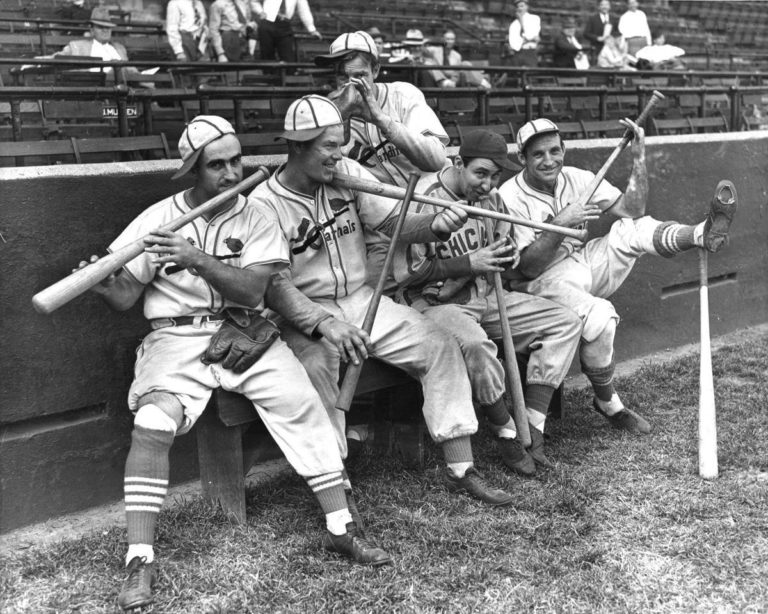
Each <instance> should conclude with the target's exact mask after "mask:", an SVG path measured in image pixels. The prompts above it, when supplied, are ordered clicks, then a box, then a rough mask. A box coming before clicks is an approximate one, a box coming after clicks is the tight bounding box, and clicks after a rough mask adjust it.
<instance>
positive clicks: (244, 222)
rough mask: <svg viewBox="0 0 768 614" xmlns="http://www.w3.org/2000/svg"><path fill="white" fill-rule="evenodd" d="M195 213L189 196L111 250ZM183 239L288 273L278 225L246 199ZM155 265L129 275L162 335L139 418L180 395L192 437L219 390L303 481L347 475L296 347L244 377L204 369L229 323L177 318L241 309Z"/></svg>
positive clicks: (141, 352)
mask: <svg viewBox="0 0 768 614" xmlns="http://www.w3.org/2000/svg"><path fill="white" fill-rule="evenodd" d="M188 211H190V207H189V205H188V204H187V201H186V199H185V192H180V193H178V194H176V195H174V196H171V197H169V198H166V199H164V200H162V201H160V202H159V203H156V204H155V205H153V206H151V207H149V208H148V209H146V210H145V211H144V212H142V213H141V214H140V215H139V216H138V217H137V218H136V219H135V220H133V222H131V223H130V224H129V225H128V227H127V228H126V229H125V230H124V231H123V232H122V234H121V235H120V236H119V237H118V238H117V239H116V240H115V241H114V242H113V243H112V245H111V246H110V250H116V249H119V248H120V247H123V246H124V245H127V244H129V243H132V242H134V241H136V240H137V239H140V238H142V237H144V236H146V235H147V234H148V233H149V232H151V231H152V230H154V229H156V228H159V227H160V226H163V225H165V224H167V223H168V222H170V221H172V220H173V219H176V218H178V217H179V216H180V215H183V214H184V213H187V212H188ZM177 232H178V233H179V234H181V235H183V236H184V237H186V238H187V240H188V241H190V243H193V245H195V246H197V247H198V248H199V249H201V250H203V251H205V252H206V253H208V254H211V255H214V256H222V255H226V256H230V255H233V256H234V255H236V256H235V257H233V258H231V259H228V260H227V262H228V264H230V265H231V266H234V267H241V268H248V267H252V266H258V265H265V264H277V265H286V266H287V264H288V250H287V246H286V243H285V238H284V237H283V234H282V233H281V232H280V227H279V225H278V223H277V220H276V219H274V216H273V215H271V213H270V212H269V211H264V210H262V209H261V208H259V207H256V206H254V205H253V204H251V203H249V202H248V201H247V200H246V199H245V198H244V197H243V196H238V197H237V199H236V202H235V203H234V204H233V206H231V207H229V208H228V209H227V210H226V211H220V212H219V213H217V214H216V215H215V216H213V217H212V218H211V219H210V220H208V221H206V220H205V219H204V218H203V217H202V216H201V217H198V218H197V219H195V220H194V221H192V222H190V223H189V224H187V225H186V226H184V227H183V228H181V229H180V230H178V231H177ZM154 258H155V257H154V255H153V254H150V253H147V252H144V253H142V254H141V255H139V256H138V257H137V258H135V259H133V260H131V261H130V262H128V263H127V264H126V265H125V268H124V270H123V273H122V274H123V275H131V276H132V277H133V278H135V279H136V280H137V281H138V282H139V283H141V284H142V285H144V286H145V290H144V315H145V316H146V317H147V318H148V319H149V320H150V323H151V324H152V328H153V331H152V332H151V333H149V334H148V335H147V336H146V337H145V338H144V340H143V341H142V343H141V346H140V347H139V349H138V350H137V359H136V367H135V377H134V381H133V383H132V385H131V388H130V391H129V400H128V405H129V407H130V409H131V410H132V411H136V410H137V409H138V403H139V400H140V399H141V397H142V396H144V395H146V394H147V393H150V392H167V393H170V394H173V395H175V396H176V397H177V398H178V399H179V401H180V402H181V404H182V406H183V407H184V416H185V421H184V424H183V425H182V427H181V429H179V434H182V433H185V432H187V431H189V429H190V428H191V427H192V425H193V424H194V423H195V421H196V420H197V418H198V417H199V416H200V414H202V412H203V410H204V409H205V406H206V405H207V403H208V400H209V398H210V395H211V390H212V389H213V388H215V387H218V386H221V387H222V388H224V389H225V390H232V391H234V392H239V393H241V394H243V395H245V396H246V397H248V398H249V399H250V400H251V401H252V402H253V404H254V406H255V407H256V410H257V411H258V413H259V415H260V416H261V418H262V420H263V421H264V424H265V425H266V427H267V429H268V430H269V432H270V433H271V434H272V436H273V437H274V439H275V441H276V442H277V443H278V445H279V446H280V448H281V450H282V451H283V453H284V454H285V456H286V458H287V459H288V461H289V462H290V463H291V465H292V466H293V467H294V468H295V469H296V471H297V473H299V474H300V475H302V476H316V475H321V474H325V473H331V472H336V471H340V470H341V469H342V463H341V459H340V458H339V456H338V454H336V453H335V452H333V451H332V449H333V448H332V446H333V442H334V433H333V430H332V428H331V425H330V423H329V421H328V419H327V417H326V414H325V412H324V411H323V407H322V403H321V400H320V398H319V397H318V395H317V393H316V391H315V390H314V388H313V387H312V383H311V382H310V381H309V378H308V377H307V374H306V372H305V371H304V369H303V368H302V366H301V364H300V363H299V362H298V361H297V360H296V358H295V356H294V355H293V353H292V352H291V351H290V349H289V348H288V347H287V345H286V344H285V343H284V342H283V341H282V340H280V339H278V340H276V341H275V342H274V343H273V345H272V346H271V347H270V348H269V349H268V350H267V351H266V353H265V354H264V355H263V356H262V357H261V358H260V359H259V360H258V361H257V362H256V363H255V364H254V365H253V366H252V367H251V368H250V369H248V370H247V371H246V372H245V373H242V374H236V373H234V372H232V371H231V370H229V369H225V368H223V367H222V366H221V365H220V364H212V365H206V364H203V362H201V360H200V358H201V357H202V355H203V353H204V352H205V350H206V349H207V348H208V345H209V343H210V340H211V337H212V336H213V334H214V333H216V331H217V330H218V329H219V326H221V320H218V321H200V322H196V323H194V324H186V325H175V324H174V321H173V319H172V318H177V317H182V316H199V317H201V320H202V318H204V317H205V316H215V315H217V314H220V312H221V311H222V310H223V309H224V308H226V307H230V306H236V304H235V303H232V302H231V301H228V300H226V299H225V298H224V297H222V296H221V294H219V293H218V292H217V291H216V290H215V289H214V288H213V287H211V285H210V284H208V283H207V282H206V281H205V280H204V279H203V278H202V277H199V276H197V275H195V274H193V273H192V272H190V271H189V270H186V269H184V270H181V271H177V272H171V273H169V270H172V269H169V267H168V266H162V267H161V266H160V265H158V264H156V263H155V262H154Z"/></svg>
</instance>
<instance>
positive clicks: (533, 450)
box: [528, 425, 555, 469]
mask: <svg viewBox="0 0 768 614" xmlns="http://www.w3.org/2000/svg"><path fill="white" fill-rule="evenodd" d="M529 429H530V431H531V445H530V446H529V447H528V454H529V455H530V457H531V458H532V459H533V462H535V463H536V465H538V466H539V467H541V468H542V469H554V468H555V464H554V463H553V462H552V461H551V460H549V459H548V458H547V455H546V454H544V434H543V433H542V432H541V431H540V430H538V429H537V428H535V427H534V426H533V425H529Z"/></svg>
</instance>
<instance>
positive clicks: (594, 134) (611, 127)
mask: <svg viewBox="0 0 768 614" xmlns="http://www.w3.org/2000/svg"><path fill="white" fill-rule="evenodd" d="M579 123H580V124H581V128H582V130H583V132H584V138H587V139H598V138H610V137H615V136H621V135H622V134H624V130H626V128H624V126H622V125H621V124H620V123H619V122H618V121H617V120H615V119H608V120H604V121H603V120H581V121H580V122H579Z"/></svg>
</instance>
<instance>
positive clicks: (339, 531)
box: [211, 340, 392, 566]
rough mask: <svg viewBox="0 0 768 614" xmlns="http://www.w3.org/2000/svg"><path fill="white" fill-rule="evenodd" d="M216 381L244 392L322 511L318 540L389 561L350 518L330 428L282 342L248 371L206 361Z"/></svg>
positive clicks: (361, 557)
mask: <svg viewBox="0 0 768 614" xmlns="http://www.w3.org/2000/svg"><path fill="white" fill-rule="evenodd" d="M211 368H212V369H213V370H214V371H215V372H216V373H217V376H218V378H219V380H220V382H221V386H222V387H223V388H225V389H227V390H234V391H236V392H240V393H241V394H244V395H245V396H247V397H248V398H249V399H250V400H251V401H252V402H253V404H254V406H255V407H256V411H257V412H258V413H259V415H260V416H261V418H262V421H263V422H264V424H265V426H266V427H267V430H268V431H269V432H270V434H271V435H272V437H273V439H274V440H275V442H276V443H277V444H278V446H279V447H280V449H281V450H282V452H283V454H284V455H285V457H286V459H287V460H288V462H289V463H290V464H291V466H292V467H293V468H294V469H295V470H296V472H297V473H298V474H299V475H300V476H302V477H303V478H304V479H305V480H306V481H307V484H308V485H309V487H310V488H311V490H312V492H313V493H314V495H315V497H316V498H317V501H318V503H319V505H320V508H321V509H322V510H323V513H324V514H325V521H326V529H327V532H326V534H325V537H324V540H323V544H324V546H325V548H326V549H327V550H330V551H333V552H338V553H340V554H344V555H346V556H348V557H350V558H351V559H352V560H354V561H356V562H358V563H362V564H365V565H374V566H377V565H384V564H387V563H391V561H392V559H391V557H390V556H389V555H388V554H387V553H386V552H384V551H383V550H382V549H380V548H377V547H375V546H373V545H372V544H371V543H370V542H368V541H367V540H366V539H365V538H364V537H363V535H362V527H359V526H358V524H357V523H356V522H355V521H354V520H353V517H352V514H351V512H350V502H349V501H348V497H349V498H351V495H348V494H347V493H346V492H345V485H344V475H343V469H344V465H343V463H342V460H341V457H340V455H339V453H338V448H337V446H336V436H335V434H334V428H333V426H332V425H331V423H330V421H329V420H328V415H327V414H326V411H325V408H324V407H323V403H322V401H321V399H320V397H319V396H318V394H317V391H316V390H315V389H314V387H313V386H312V382H311V381H310V379H309V377H308V375H307V373H306V371H305V370H304V368H303V367H302V365H301V363H300V362H299V361H298V360H297V358H296V356H295V355H294V354H293V353H292V352H291V350H290V349H289V348H288V346H287V345H286V344H285V343H284V342H283V341H282V340H277V341H275V342H274V343H273V344H272V345H271V346H270V348H269V349H268V350H267V351H266V352H265V353H264V355H263V356H262V357H261V358H260V359H259V360H258V361H257V362H256V364H254V365H253V366H252V367H251V368H250V369H248V371H246V372H245V373H242V374H235V373H233V372H231V371H229V370H227V369H223V368H222V367H221V366H220V365H212V366H211Z"/></svg>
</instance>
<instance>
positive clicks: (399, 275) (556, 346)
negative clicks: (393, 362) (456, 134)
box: [394, 130, 581, 475]
mask: <svg viewBox="0 0 768 614" xmlns="http://www.w3.org/2000/svg"><path fill="white" fill-rule="evenodd" d="M511 168H512V165H511V163H510V161H509V159H508V158H507V144H506V142H505V141H504V138H503V137H502V136H501V135H499V134H496V133H494V132H491V131H489V130H475V131H473V132H470V133H469V134H467V135H466V136H465V137H464V139H463V140H462V143H461V147H460V148H459V155H458V156H457V157H456V158H455V160H454V163H453V166H449V167H446V168H444V169H443V170H441V171H438V172H437V173H430V174H428V175H425V176H423V177H422V178H421V180H420V181H419V183H418V185H417V186H416V192H418V193H419V194H424V195H426V196H431V197H436V198H440V199H443V200H447V201H463V202H467V203H470V204H472V205H474V206H475V207H482V208H483V209H488V210H491V211H498V212H500V213H506V212H507V208H506V207H505V206H504V203H503V201H502V200H501V196H499V193H498V190H497V189H496V186H497V185H498V183H499V179H500V177H501V172H502V170H504V169H508V170H509V169H511ZM417 207H418V209H417V210H419V211H421V212H437V211H440V208H439V207H436V206H434V205H423V204H421V203H419V204H418V205H417ZM517 260H518V257H517V252H516V250H515V248H514V243H513V241H512V227H511V225H510V223H509V222H505V221H499V220H494V221H493V236H490V237H489V236H487V234H486V228H485V224H484V222H483V220H482V219H477V218H472V219H470V220H469V221H468V222H467V223H466V224H465V225H464V226H463V227H462V228H460V229H459V230H457V231H455V232H453V233H452V234H451V235H450V237H448V238H447V239H441V240H438V241H430V242H424V243H417V244H412V245H410V246H403V248H402V249H399V250H398V251H397V252H396V255H395V268H394V276H395V280H396V281H397V282H398V284H399V287H398V290H397V297H398V300H399V301H400V302H403V303H405V304H408V305H411V306H412V307H414V308H416V309H418V310H419V311H420V312H422V313H423V314H425V315H426V316H427V317H428V318H430V319H431V320H433V321H434V322H436V323H437V324H439V325H440V326H441V327H442V328H443V329H444V330H445V331H446V332H447V333H449V334H452V335H453V336H454V337H455V338H456V340H457V341H458V342H459V347H460V348H461V351H462V354H463V355H464V360H465V362H466V365H467V373H468V374H469V379H470V382H471V383H472V393H473V395H474V398H475V400H476V401H477V403H478V405H479V406H480V409H481V411H482V413H483V414H484V415H485V416H486V418H487V419H488V422H489V424H490V426H491V428H492V429H493V431H494V432H495V433H496V436H497V445H498V447H499V451H500V452H501V455H502V458H503V460H504V463H505V464H506V465H507V466H508V467H509V468H510V469H512V470H513V471H516V472H517V473H520V474H523V475H531V474H533V473H534V472H535V470H536V467H535V465H536V464H538V465H539V466H542V467H546V468H549V467H551V466H552V465H551V463H550V461H549V460H548V459H547V458H546V456H545V455H544V451H543V437H542V431H541V430H539V429H537V428H535V427H537V426H539V425H540V424H541V423H542V420H543V419H544V417H545V416H546V413H547V408H548V406H549V402H550V400H551V398H552V394H553V393H554V391H555V389H556V388H557V387H558V386H559V385H560V384H561V383H562V381H563V379H564V378H565V376H566V374H567V372H568V368H569V366H570V364H571V360H572V359H573V356H574V354H575V352H576V348H577V346H578V344H579V337H580V336H581V321H580V319H579V317H578V316H577V315H576V314H575V313H574V312H573V311H571V310H570V309H567V308H566V307H563V306H561V305H558V304H557V303H554V302H552V301H548V300H546V299H543V298H539V297H536V296H531V295H529V294H524V293H520V292H506V293H505V294H504V300H505V304H504V305H502V306H501V311H502V316H501V317H506V318H508V319H509V324H510V327H511V331H512V337H513V342H514V344H515V346H516V350H518V351H521V352H525V353H529V354H530V358H529V360H528V366H527V385H526V390H525V405H526V408H527V413H528V416H529V418H530V422H531V423H532V425H533V426H532V428H531V429H530V431H531V440H532V441H531V446H530V448H529V449H528V451H526V450H525V449H523V447H522V446H521V445H520V443H519V441H518V439H517V437H516V435H517V432H516V429H515V423H514V422H513V420H512V417H511V416H510V414H509V411H508V410H507V406H506V403H505V400H504V397H503V394H504V389H505V385H504V369H503V368H502V365H501V363H500V362H499V360H498V359H497V348H496V345H495V344H494V343H493V341H491V340H490V339H499V338H501V324H500V320H499V318H500V315H499V305H498V303H497V301H496V293H495V292H494V288H493V282H492V280H491V279H490V278H491V275H490V274H492V273H494V272H500V273H501V275H502V277H505V276H506V275H507V274H508V272H509V271H511V270H513V268H514V266H515V265H516V264H517ZM489 338H490V339H489Z"/></svg>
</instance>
